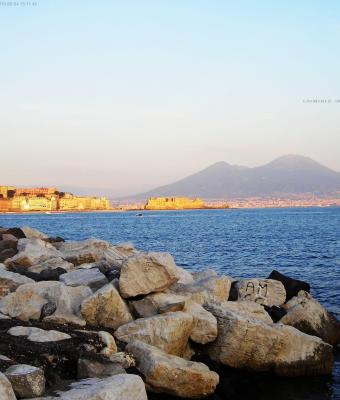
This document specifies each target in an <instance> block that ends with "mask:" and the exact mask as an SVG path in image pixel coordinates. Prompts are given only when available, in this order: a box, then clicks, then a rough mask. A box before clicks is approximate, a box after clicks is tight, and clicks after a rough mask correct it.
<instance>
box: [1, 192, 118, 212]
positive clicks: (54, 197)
mask: <svg viewBox="0 0 340 400" xmlns="http://www.w3.org/2000/svg"><path fill="white" fill-rule="evenodd" d="M109 209H111V205H110V202H109V200H108V199H106V198H105V197H100V198H98V197H87V196H75V195H73V194H72V193H65V192H61V191H59V190H58V189H57V188H55V187H50V188H16V187H15V186H0V211H2V212H25V211H86V210H109Z"/></svg>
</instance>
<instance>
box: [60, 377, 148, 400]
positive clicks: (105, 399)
mask: <svg viewBox="0 0 340 400" xmlns="http://www.w3.org/2000/svg"><path fill="white" fill-rule="evenodd" d="M57 399H58V400H147V399H148V398H147V395H146V391H145V385H144V382H143V381H142V378H140V377H139V376H137V375H131V374H119V375H114V376H110V377H108V378H105V379H98V378H92V379H86V380H82V381H80V382H76V383H74V384H72V389H71V390H69V391H67V392H64V393H60V397H58V398H57ZM57 399H56V400H57Z"/></svg>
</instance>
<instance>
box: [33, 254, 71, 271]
mask: <svg viewBox="0 0 340 400" xmlns="http://www.w3.org/2000/svg"><path fill="white" fill-rule="evenodd" d="M57 268H62V269H63V270H64V271H65V272H70V271H72V270H73V269H74V265H73V264H72V263H70V262H68V261H65V260H63V259H62V258H61V257H54V258H49V259H48V260H45V261H43V262H41V263H39V264H35V265H32V266H31V267H29V268H28V271H30V272H35V273H37V274H39V273H41V272H43V271H53V270H55V269H57Z"/></svg>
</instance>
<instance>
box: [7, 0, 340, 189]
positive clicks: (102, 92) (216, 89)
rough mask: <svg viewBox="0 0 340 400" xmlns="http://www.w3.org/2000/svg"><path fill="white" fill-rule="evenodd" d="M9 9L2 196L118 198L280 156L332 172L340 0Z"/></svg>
mask: <svg viewBox="0 0 340 400" xmlns="http://www.w3.org/2000/svg"><path fill="white" fill-rule="evenodd" d="M7 3H8V2H7V1H6V2H3V1H2V2H0V148H1V168H0V184H3V185H6V184H7V185H17V186H29V185H34V186H45V185H49V186H55V185H56V186H59V187H60V188H61V189H66V190H68V189H70V188H71V189H74V190H75V191H76V192H77V191H78V193H84V192H87V193H89V194H93V193H97V194H110V195H112V196H124V195H130V194H135V193H138V192H141V191H144V190H148V189H151V188H153V187H156V186H159V185H163V184H168V183H171V182H173V181H176V180H177V179H180V178H183V177H185V176H187V175H190V174H191V173H194V172H196V171H198V170H200V169H203V168H205V167H207V166H209V165H210V164H213V163H215V162H218V161H227V162H229V163H231V164H238V165H246V166H258V165H261V164H264V163H267V162H269V161H271V160H272V159H274V158H276V157H279V156H281V155H284V154H301V155H305V156H309V157H311V158H314V159H315V160H317V161H319V162H321V163H322V164H325V165H326V166H328V167H330V168H332V169H335V170H337V171H340V73H339V71H340V45H339V43H340V2H339V1H338V0H334V1H328V0H325V1H319V0H318V1H315V0H299V1H298V2H297V1H296V0H294V1H293V0H287V1H280V2H278V1H272V0H270V1H269V0H268V1H264V0H262V1H261V0H257V1H255V0H254V1H251V0H248V1H246V0H239V1H236V0H235V1H227V0H221V1H218V0H209V1H208V0H205V1H201V0H171V1H164V0H154V1H151V0H127V1H122V0H120V1H115V0H102V1H100V0H98V1H94V0H92V1H87V0H83V1H81V0H73V1H69V0H57V1H56V0H40V1H37V2H18V3H19V5H14V4H15V3H16V2H12V3H13V4H12V5H8V4H7ZM29 3H32V4H31V5H30V4H29ZM34 3H37V4H36V5H34ZM24 4H25V5H24ZM311 100H317V102H310V101H311ZM324 100H327V102H323V101H324Z"/></svg>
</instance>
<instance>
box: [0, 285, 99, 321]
mask: <svg viewBox="0 0 340 400" xmlns="http://www.w3.org/2000/svg"><path fill="white" fill-rule="evenodd" d="M91 294H92V291H91V289H90V288H88V287H86V286H78V287H71V286H66V285H64V284H63V283H61V282H36V283H26V284H24V285H21V286H19V287H18V289H17V290H16V291H15V292H13V293H10V294H9V295H7V296H6V297H4V298H2V299H1V300H0V312H2V313H3V314H5V315H9V316H10V317H12V318H18V319H21V320H23V321H28V320H30V319H32V320H39V319H40V316H41V313H42V308H43V306H44V304H47V303H48V302H54V303H55V304H56V311H55V313H54V314H53V315H51V316H48V317H45V318H44V320H45V321H51V322H52V321H54V322H58V323H68V322H70V323H72V322H73V323H76V322H77V321H78V322H80V323H79V324H80V325H81V324H85V321H84V320H83V319H81V318H80V306H81V304H82V302H83V300H84V299H85V298H87V297H88V296H90V295H91ZM61 321H62V322H61Z"/></svg>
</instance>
